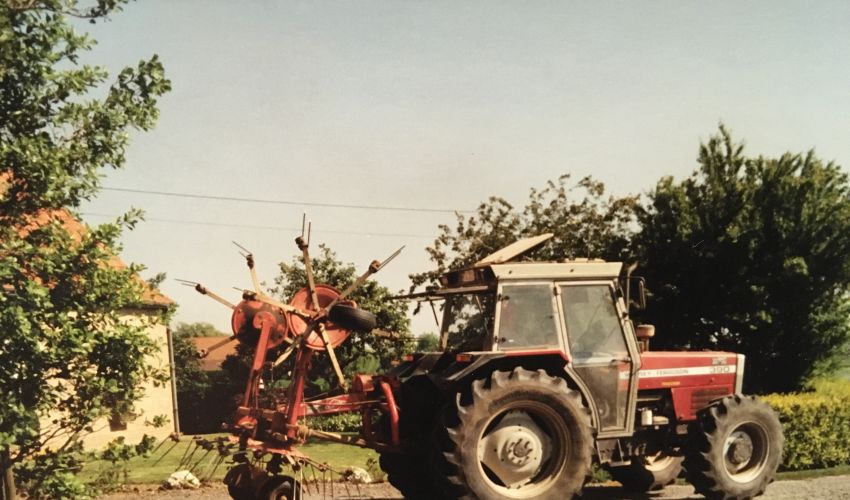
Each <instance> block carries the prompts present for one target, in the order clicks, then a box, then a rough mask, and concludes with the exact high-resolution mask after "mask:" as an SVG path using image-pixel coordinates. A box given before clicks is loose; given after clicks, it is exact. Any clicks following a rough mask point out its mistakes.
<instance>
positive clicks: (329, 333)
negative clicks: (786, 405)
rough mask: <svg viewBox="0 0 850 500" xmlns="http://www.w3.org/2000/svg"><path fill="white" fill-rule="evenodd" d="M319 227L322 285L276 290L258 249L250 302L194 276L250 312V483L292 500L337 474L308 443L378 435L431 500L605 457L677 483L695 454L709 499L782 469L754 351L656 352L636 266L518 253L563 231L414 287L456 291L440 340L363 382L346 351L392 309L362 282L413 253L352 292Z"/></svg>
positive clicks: (736, 493) (552, 489)
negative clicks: (326, 278) (326, 370)
mask: <svg viewBox="0 0 850 500" xmlns="http://www.w3.org/2000/svg"><path fill="white" fill-rule="evenodd" d="M309 232H310V231H309V226H308V227H307V228H306V235H305V231H304V230H303V229H302V234H301V236H300V237H299V238H296V243H297V244H298V247H299V249H300V250H301V252H302V254H303V258H304V265H305V271H306V275H307V286H306V287H305V288H303V289H301V290H300V291H299V292H297V293H295V295H294V296H293V297H292V298H291V300H290V301H289V302H288V303H283V302H279V301H277V300H275V299H273V298H271V297H270V296H268V295H266V294H264V293H263V292H262V291H261V288H260V283H259V281H258V279H257V276H256V273H255V271H254V260H253V256H252V255H251V253H250V252H247V251H245V253H244V256H245V258H246V260H247V263H248V268H249V269H250V273H251V278H252V281H253V290H247V291H243V294H242V301H241V302H239V303H238V304H231V303H229V302H228V301H227V300H225V299H224V298H222V297H220V296H218V295H216V294H214V293H212V292H210V291H209V290H207V289H206V288H204V287H203V286H202V285H200V284H197V283H194V282H187V284H189V285H192V286H194V287H195V289H196V290H198V291H199V292H200V293H202V294H205V295H208V296H210V297H211V298H213V299H215V300H216V301H218V302H221V303H222V304H224V305H226V306H228V307H229V308H231V309H232V310H233V316H232V327H233V337H231V339H230V340H237V341H239V342H244V343H249V344H251V345H254V346H256V350H255V354H254V358H253V363H252V366H251V371H250V375H249V377H248V382H247V387H246V389H245V393H244V396H243V398H242V401H241V405H240V406H239V408H238V410H237V412H236V417H235V420H234V422H233V423H232V424H230V425H229V430H230V431H231V433H232V435H231V437H230V444H229V446H233V448H234V449H235V450H236V451H235V453H233V454H232V456H233V458H234V465H233V466H232V467H231V469H230V470H229V471H228V473H227V475H226V477H225V483H226V484H227V485H228V490H229V492H230V495H231V496H232V497H233V498H235V499H241V500H248V499H251V500H253V499H287V500H292V499H295V498H300V497H301V494H302V488H304V487H305V486H306V485H307V484H314V483H316V482H313V481H311V480H315V479H319V480H321V479H323V478H325V477H327V474H330V475H331V476H333V475H334V473H335V471H332V470H331V469H330V468H328V467H327V466H326V465H324V464H318V463H316V462H315V461H313V460H311V459H310V458H309V457H307V456H305V455H304V454H303V453H302V452H300V451H299V449H298V445H299V444H301V443H304V442H305V441H306V440H307V439H320V440H328V441H335V442H340V443H347V444H351V445H356V446H361V447H366V448H372V449H375V450H377V451H378V452H379V454H380V461H379V463H380V466H381V468H382V469H383V470H384V471H385V472H386V474H387V478H388V480H389V482H390V483H392V485H393V486H395V487H396V488H397V489H398V490H399V491H401V492H402V494H404V496H405V497H406V498H415V499H422V500H426V499H428V500H432V499H442V498H445V499H460V498H463V499H476V498H477V499H482V500H491V499H493V500H495V499H502V498H511V499H528V500H530V499H538V498H541V499H556V498H557V499H564V498H571V497H572V496H573V495H575V494H577V493H578V492H580V490H581V488H582V486H583V485H584V483H585V481H586V478H587V477H588V475H589V473H590V467H591V462H593V461H595V462H596V463H598V464H599V465H601V466H602V467H604V468H606V469H607V470H608V471H609V472H610V473H611V474H612V475H613V476H614V478H615V479H617V480H618V481H620V482H621V483H622V484H623V485H624V486H625V487H626V488H628V489H631V490H636V491H640V492H646V491H649V490H652V489H658V488H663V487H664V486H665V485H667V484H669V483H670V482H672V481H673V480H675V478H676V477H678V476H679V475H680V473H681V472H682V470H683V467H684V469H686V471H687V474H686V477H687V479H688V480H689V481H690V482H691V483H692V484H693V485H694V486H695V487H696V489H697V491H698V492H699V493H701V494H703V495H705V496H706V497H707V498H710V499H720V498H723V499H743V498H751V497H753V496H757V495H760V494H761V493H763V492H764V490H765V488H766V487H767V485H768V484H769V483H770V482H771V481H772V480H773V478H774V476H775V472H776V469H777V467H778V465H779V463H780V461H781V457H782V447H783V435H782V427H781V425H780V423H779V420H778V418H777V417H776V414H775V413H774V412H773V411H772V410H771V409H770V408H769V407H768V406H767V405H765V404H764V403H762V402H760V401H758V400H757V399H755V398H754V397H752V396H744V395H743V394H742V393H741V389H742V383H743V376H744V365H745V360H744V356H743V355H740V354H735V353H728V352H713V351H701V352H659V351H654V352H651V351H650V350H649V342H650V338H651V337H652V336H653V335H654V328H653V327H651V326H650V325H639V326H635V325H634V324H633V323H632V320H631V319H630V316H629V312H630V311H629V309H630V306H632V305H634V306H636V307H642V306H643V304H644V302H645V299H644V291H643V281H642V280H641V279H640V278H636V277H633V276H632V275H631V272H632V270H633V269H634V267H630V268H628V269H624V267H623V265H622V264H621V263H618V262H604V261H599V260H588V259H577V260H570V261H565V262H517V260H518V259H519V258H520V257H521V256H523V255H525V254H526V253H528V252H530V251H532V250H534V249H535V248H538V247H539V246H540V245H542V244H544V243H545V242H546V241H547V240H549V239H550V238H551V237H552V235H551V234H545V235H540V236H536V237H532V238H526V239H523V240H520V241H517V242H516V243H514V244H512V245H509V246H507V247H505V248H503V249H501V250H499V251H497V252H495V253H493V254H491V255H489V256H487V257H485V258H484V259H482V260H480V261H479V262H477V263H475V264H473V265H472V266H469V267H467V268H464V269H459V270H455V271H452V272H449V273H446V274H444V275H443V276H442V277H441V278H440V286H438V287H433V288H429V289H428V290H426V291H425V292H421V293H415V294H410V295H407V296H403V297H399V298H403V299H409V300H417V301H420V302H427V303H429V304H431V306H432V309H433V312H434V316H435V318H436V316H437V307H434V303H437V302H439V303H440V304H441V306H440V307H441V309H442V323H441V326H440V351H439V352H428V353H415V354H412V355H409V356H407V357H406V358H405V359H404V360H403V361H402V362H400V363H399V364H398V365H397V366H395V367H393V368H392V369H391V370H389V371H388V372H386V373H384V374H379V375H356V376H354V378H353V380H352V381H351V383H350V384H349V383H348V381H347V380H345V379H344V378H343V375H342V370H341V368H340V365H339V360H338V359H337V357H336V353H335V348H336V347H338V346H339V345H340V344H341V343H342V342H343V341H345V339H346V338H347V337H348V334H349V332H350V331H360V332H369V331H371V330H373V329H374V328H375V327H376V319H375V317H374V315H372V314H371V313H369V312H367V311H365V310H362V309H359V308H358V307H357V304H355V303H354V302H352V301H349V300H347V297H348V296H349V295H350V293H351V292H352V291H353V290H354V289H356V288H357V287H358V286H360V285H362V284H363V283H364V282H365V281H366V280H367V279H368V278H369V276H371V275H372V274H374V273H376V272H378V271H379V270H380V269H381V268H383V267H384V266H385V265H386V264H387V263H388V262H389V261H390V260H391V259H393V258H394V257H395V256H396V255H398V253H399V252H400V251H401V250H400V249H399V251H397V252H395V253H393V254H392V255H391V256H390V257H388V258H387V259H386V260H384V261H383V262H378V261H374V262H372V263H371V264H370V265H369V267H368V269H367V271H366V272H364V273H363V274H362V275H361V276H360V277H359V278H357V280H356V281H355V282H354V283H353V284H352V285H351V286H349V287H348V288H346V289H345V290H343V291H341V292H340V291H338V290H337V289H335V288H333V287H331V286H328V285H324V284H318V283H315V280H314V277H313V270H312V268H311V262H310V258H309V252H308V246H309ZM243 250H244V249H243ZM624 271H625V272H624ZM633 289H635V291H636V292H637V293H636V294H634V293H632V290H633ZM321 353H324V354H326V355H327V356H328V357H329V359H330V362H331V364H332V366H333V367H334V371H335V372H336V374H337V377H338V386H339V387H338V388H337V389H336V390H335V391H333V392H332V393H330V395H325V396H322V397H320V398H315V399H306V398H305V396H304V388H305V383H307V382H308V381H307V374H308V369H309V367H310V363H311V360H312V359H313V358H314V357H315V356H316V355H318V354H321ZM272 354H275V355H276V358H275V359H274V360H271V359H267V358H270V357H271V355H272ZM291 356H294V358H293V363H294V364H293V366H294V368H293V369H292V371H291V375H290V380H289V385H288V386H287V388H286V395H285V398H284V399H283V400H282V402H279V403H276V404H273V405H268V404H263V403H262V401H264V400H263V399H262V398H261V396H262V394H261V391H262V389H261V386H262V382H263V381H262V374H263V370H264V369H265V368H267V367H269V366H277V365H279V364H280V363H282V362H283V361H284V360H286V359H288V358H290V357H291ZM342 412H348V413H358V414H359V415H361V417H362V425H361V428H360V432H359V433H358V434H357V435H354V436H350V435H341V434H336V433H331V432H325V431H321V430H317V429H315V428H312V427H311V426H310V425H309V422H310V417H313V416H317V415H329V414H335V413H342ZM284 471H287V473H286V474H283V472H284ZM305 471H310V473H309V474H305ZM316 471H318V475H317V473H316ZM311 476H312V477H311ZM323 484H324V483H323ZM331 484H332V482H331ZM323 491H326V490H323Z"/></svg>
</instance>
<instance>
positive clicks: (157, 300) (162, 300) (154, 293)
mask: <svg viewBox="0 0 850 500" xmlns="http://www.w3.org/2000/svg"><path fill="white" fill-rule="evenodd" d="M51 221H58V222H60V223H61V224H62V225H63V226H64V227H65V229H66V230H67V231H68V233H69V234H70V235H71V237H72V238H74V239H75V240H76V241H82V237H83V234H85V232H86V226H85V225H84V224H83V223H82V222H80V221H79V220H77V218H76V217H74V216H73V215H72V214H71V212H69V211H68V210H66V209H60V210H45V211H42V212H40V213H39V214H38V215H36V216H35V217H33V218H32V219H31V221H30V223H29V224H27V225H26V226H24V227H21V228H20V229H19V230H18V232H19V234H21V235H26V234H27V233H28V232H30V231H32V230H33V229H35V228H37V227H40V226H43V225H45V224H47V223H49V222H51ZM109 265H110V266H112V267H113V268H115V269H125V268H126V267H127V265H126V264H124V262H123V261H122V260H121V259H120V258H119V257H118V256H113V257H112V258H111V259H110V260H109ZM135 278H136V279H137V280H138V282H139V283H141V285H142V287H143V289H142V303H141V304H140V305H142V306H148V307H156V308H166V307H168V306H170V305H172V304H174V301H173V300H172V299H171V298H169V297H167V296H166V295H164V294H163V293H162V292H160V291H159V290H157V289H156V288H154V287H152V286H150V285H149V284H148V283H147V282H146V281H144V280H143V279H142V278H141V277H140V276H138V275H137V276H135Z"/></svg>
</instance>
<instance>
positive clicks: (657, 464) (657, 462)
mask: <svg viewBox="0 0 850 500" xmlns="http://www.w3.org/2000/svg"><path fill="white" fill-rule="evenodd" d="M643 460H644V463H643V467H644V469H646V470H648V471H650V472H660V471H662V470H665V469H667V468H668V467H670V466H671V465H672V464H673V461H675V460H676V457H671V456H669V455H667V454H665V453H664V452H658V453H656V454H655V455H652V456H647V457H644V459H643Z"/></svg>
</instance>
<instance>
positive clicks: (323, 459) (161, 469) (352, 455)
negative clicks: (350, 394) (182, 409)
mask: <svg viewBox="0 0 850 500" xmlns="http://www.w3.org/2000/svg"><path fill="white" fill-rule="evenodd" d="M220 435H223V434H211V435H207V436H204V437H205V438H207V439H213V438H215V437H217V436H220ZM191 442H192V436H184V437H183V439H182V440H181V442H179V443H177V445H175V446H174V447H173V448H172V449H171V450H170V451H168V453H167V454H166V453H165V452H166V451H167V450H169V448H171V447H172V445H173V443H172V442H170V441H169V442H166V443H165V444H163V445H162V446H161V447H160V448H159V449H158V450H157V451H156V453H153V454H151V456H149V457H135V458H132V459H131V460H130V461H129V463H128V464H127V470H128V471H127V479H126V482H128V483H135V484H157V483H161V482H162V481H164V480H165V479H166V478H167V477H168V476H169V474H171V473H172V472H174V471H176V470H179V469H189V468H190V467H191V465H192V464H194V463H195V462H197V461H198V459H199V458H201V457H202V456H203V454H204V453H206V451H205V450H203V449H201V448H198V449H197V450H195V451H194V455H193V456H192V460H191V462H190V465H188V466H186V465H184V466H183V467H182V468H181V467H179V466H180V461H181V459H182V458H183V456H184V454H185V453H186V450H187V449H188V448H189V445H190V443H191ZM193 448H194V447H193ZM299 449H300V450H301V451H302V452H303V453H304V454H305V455H307V456H308V457H310V458H311V459H313V460H315V461H317V462H320V463H327V464H328V465H330V466H331V467H332V468H334V469H337V470H339V469H344V468H346V467H351V466H354V467H360V468H363V469H366V470H369V472H370V474H372V475H373V477H374V476H375V471H374V470H370V469H369V467H368V465H367V461H368V460H369V459H373V460H377V459H378V454H377V453H376V452H375V451H374V450H369V449H365V448H358V447H356V446H350V445H344V444H338V443H329V442H326V441H320V442H310V443H307V444H305V445H304V446H301V447H300V448H299ZM189 453H192V451H191V450H190V451H189ZM217 456H218V454H217V453H216V452H215V451H212V452H210V453H209V454H208V455H207V456H206V458H204V460H203V461H202V462H200V463H199V465H197V466H196V467H195V469H194V471H193V473H194V474H195V475H196V476H198V477H199V478H201V479H206V478H207V476H208V474H209V473H210V472H211V471H212V468H213V465H214V463H213V461H214V460H215V459H216V457H217ZM230 462H231V460H230V459H229V458H227V459H225V461H224V462H223V463H222V464H221V465H219V466H218V468H217V469H216V470H215V473H214V474H212V476H211V477H210V481H220V480H221V479H222V478H223V477H224V474H225V472H227V469H228V467H229V465H228V464H229V463H230ZM110 467H111V464H110V463H108V462H104V461H102V460H97V461H92V462H89V463H87V464H86V466H85V468H84V469H83V471H82V475H83V476H84V478H85V479H86V480H93V479H95V478H96V477H97V476H98V475H99V474H101V473H103V472H104V471H106V470H108V469H109V468H110Z"/></svg>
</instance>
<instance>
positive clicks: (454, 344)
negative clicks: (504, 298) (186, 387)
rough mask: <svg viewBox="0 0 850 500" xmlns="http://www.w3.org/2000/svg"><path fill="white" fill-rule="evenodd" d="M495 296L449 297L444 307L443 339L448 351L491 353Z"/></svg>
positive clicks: (481, 294) (482, 294)
mask: <svg viewBox="0 0 850 500" xmlns="http://www.w3.org/2000/svg"><path fill="white" fill-rule="evenodd" d="M494 303H495V301H494V297H493V293H480V294H464V295H450V296H449V297H447V298H446V302H445V304H444V305H443V307H444V308H445V309H444V311H443V327H442V329H441V331H442V332H443V336H445V335H448V342H447V349H446V350H448V351H483V350H490V345H491V343H492V339H493V316H494V314H493V311H494V309H495V308H494Z"/></svg>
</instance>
